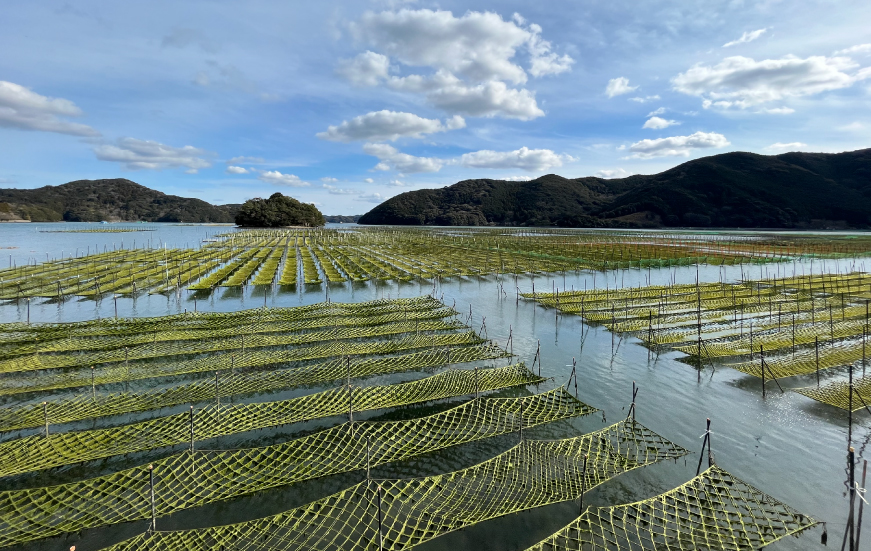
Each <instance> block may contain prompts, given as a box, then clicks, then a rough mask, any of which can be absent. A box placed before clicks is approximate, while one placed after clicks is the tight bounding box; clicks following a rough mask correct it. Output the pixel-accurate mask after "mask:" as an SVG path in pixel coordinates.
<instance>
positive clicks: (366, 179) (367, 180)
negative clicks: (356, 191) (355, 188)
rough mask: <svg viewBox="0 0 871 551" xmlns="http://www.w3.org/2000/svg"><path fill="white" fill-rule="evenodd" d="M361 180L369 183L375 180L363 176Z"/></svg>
mask: <svg viewBox="0 0 871 551" xmlns="http://www.w3.org/2000/svg"><path fill="white" fill-rule="evenodd" d="M363 181H364V182H366V183H367V184H371V183H373V182H374V181H375V180H373V179H372V178H365V179H364V180H363Z"/></svg>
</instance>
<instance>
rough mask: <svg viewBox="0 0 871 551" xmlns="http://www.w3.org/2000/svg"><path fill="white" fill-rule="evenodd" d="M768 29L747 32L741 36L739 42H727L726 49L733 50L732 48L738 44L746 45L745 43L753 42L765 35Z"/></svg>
mask: <svg viewBox="0 0 871 551" xmlns="http://www.w3.org/2000/svg"><path fill="white" fill-rule="evenodd" d="M767 31H768V29H767V28H766V29H757V30H755V31H749V32H745V33H743V34H742V35H741V37H740V38H738V39H737V40H733V41H731V42H726V43H725V44H723V47H724V48H731V47H732V46H737V45H738V44H744V43H745V42H753V41H754V40H756V39H757V38H759V37H760V36H762V35H763V34H765V33H766V32H767Z"/></svg>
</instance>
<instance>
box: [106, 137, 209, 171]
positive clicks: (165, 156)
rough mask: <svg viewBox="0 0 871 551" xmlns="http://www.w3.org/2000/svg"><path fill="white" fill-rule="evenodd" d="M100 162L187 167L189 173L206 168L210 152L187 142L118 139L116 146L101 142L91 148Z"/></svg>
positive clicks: (134, 166)
mask: <svg viewBox="0 0 871 551" xmlns="http://www.w3.org/2000/svg"><path fill="white" fill-rule="evenodd" d="M94 153H95V154H96V155H97V158H98V159H99V160H101V161H111V162H116V163H121V164H122V165H124V167H125V168H127V169H130V170H139V169H148V170H162V169H164V168H187V169H188V170H187V171H186V172H187V173H188V174H195V173H196V172H197V171H198V170H200V169H201V168H209V167H210V166H212V163H211V162H210V161H208V160H206V159H204V158H203V157H208V156H211V155H213V154H212V153H210V152H208V151H205V150H203V149H199V148H196V147H193V146H190V145H186V146H184V147H172V146H169V145H165V144H162V143H160V142H153V141H149V140H138V139H136V138H121V139H119V140H118V141H117V142H116V144H115V145H110V144H104V145H98V146H97V147H95V148H94Z"/></svg>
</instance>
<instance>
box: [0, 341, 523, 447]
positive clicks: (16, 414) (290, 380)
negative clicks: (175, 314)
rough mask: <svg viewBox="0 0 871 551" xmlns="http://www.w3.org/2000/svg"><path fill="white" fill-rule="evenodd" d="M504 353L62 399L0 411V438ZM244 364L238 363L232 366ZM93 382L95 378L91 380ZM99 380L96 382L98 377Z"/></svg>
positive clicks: (437, 353)
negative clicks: (21, 431) (11, 433)
mask: <svg viewBox="0 0 871 551" xmlns="http://www.w3.org/2000/svg"><path fill="white" fill-rule="evenodd" d="M507 355H508V353H507V352H505V351H504V350H502V349H501V348H499V347H498V346H495V345H473V346H463V347H459V348H450V347H449V348H443V349H438V350H434V351H433V350H427V351H424V352H413V353H411V354H402V355H396V356H385V357H381V358H365V359H358V358H353V359H351V360H350V363H349V361H348V359H345V358H342V359H336V360H331V361H329V362H322V363H318V364H313V365H304V366H297V367H292V368H287V369H279V370H272V371H253V372H248V373H239V372H236V371H233V370H231V371H230V372H229V373H221V374H220V375H219V377H218V380H217V381H216V380H214V379H203V380H199V381H194V382H191V383H187V384H182V385H176V386H173V387H170V388H160V389H155V390H149V391H145V392H118V393H112V394H98V393H97V392H96V390H92V392H91V393H88V394H82V395H78V396H75V397H72V398H68V399H60V400H52V401H48V402H46V405H45V406H43V405H42V404H41V403H31V404H26V405H22V406H14V407H8V408H2V409H0V432H2V431H12V430H18V429H23V428H34V427H41V426H44V425H45V423H46V421H48V422H49V423H50V424H52V425H54V424H58V423H68V422H72V421H81V420H85V419H91V418H96V417H104V416H109V415H120V414H124V413H132V412H135V411H145V410H150V409H158V408H162V407H167V406H173V405H178V404H186V403H196V402H203V401H207V400H215V399H217V398H218V397H221V398H225V397H232V396H239V395H245V394H254V393H259V392H271V391H276V390H281V389H288V388H293V387H297V386H301V385H315V384H325V383H331V382H333V381H338V380H340V379H345V378H347V377H348V376H350V377H351V378H360V377H367V376H370V375H383V374H391V373H400V372H405V371H412V370H415V369H424V368H431V367H436V366H441V365H449V364H461V363H469V362H474V361H480V360H488V359H496V358H502V357H506V356H507ZM243 364H244V362H242V361H238V362H237V363H236V365H237V366H240V367H241V366H243ZM95 379H96V377H95ZM101 379H102V376H101Z"/></svg>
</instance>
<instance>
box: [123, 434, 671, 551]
mask: <svg viewBox="0 0 871 551" xmlns="http://www.w3.org/2000/svg"><path fill="white" fill-rule="evenodd" d="M685 453H687V452H686V450H684V449H683V448H681V447H679V446H677V445H675V444H672V443H671V442H669V441H668V440H666V439H664V438H662V437H661V436H659V435H657V434H656V433H654V432H652V431H650V430H649V429H647V428H645V427H643V426H642V425H640V424H638V423H636V422H634V421H632V420H626V421H623V422H621V423H618V424H616V425H612V426H610V427H607V428H605V429H602V430H599V431H596V432H594V433H591V434H587V435H584V436H579V437H575V438H568V439H565V440H555V441H536V440H531V441H529V440H528V441H523V442H521V443H520V444H518V445H517V446H515V447H513V448H511V449H510V450H508V451H506V452H504V453H502V454H500V455H498V456H496V457H494V458H492V459H490V460H488V461H485V462H483V463H480V464H478V465H475V466H473V467H469V468H467V469H463V470H459V471H454V472H451V473H447V474H443V475H435V476H429V477H425V478H418V479H409V480H367V481H364V482H361V483H359V484H357V485H356V486H353V487H351V488H348V489H347V490H344V491H342V492H339V493H336V494H333V495H331V496H328V497H325V498H323V499H320V500H318V501H315V502H312V503H309V504H307V505H303V506H301V507H297V508H295V509H291V510H289V511H286V512H284V513H281V514H279V515H275V516H273V517H268V518H264V519H257V520H253V521H249V522H242V523H239V524H232V525H228V526H217V527H212V528H206V529H199V530H185V531H177V532H148V533H146V534H143V535H141V536H138V537H135V538H132V539H130V540H127V541H125V542H121V543H119V544H117V545H115V546H113V547H112V548H111V549H113V550H114V551H122V550H123V551H132V550H140V549H141V550H144V549H179V550H181V549H185V550H187V549H193V550H197V549H203V550H205V549H218V548H230V549H251V550H254V549H258V550H259V549H262V550H266V549H269V550H290V549H318V550H333V549H335V550H340V549H369V548H376V549H377V548H381V549H386V550H398V549H407V548H410V547H413V546H415V545H418V544H421V543H423V542H426V541H429V540H431V539H433V538H435V537H438V536H440V535H442V534H445V533H448V532H451V531H454V530H458V529H460V528H463V527H466V526H472V525H474V524H477V523H479V522H482V521H485V520H488V519H492V518H495V517H499V516H503V515H507V514H510V513H514V512H518V511H523V510H526V509H530V508H533V507H540V506H543V505H548V504H552V503H558V502H561V501H566V500H571V499H577V498H578V497H580V495H581V493H582V492H583V490H584V488H586V489H587V490H589V489H590V488H593V487H595V486H598V485H599V484H601V483H603V482H605V481H607V480H609V479H611V478H613V477H615V476H617V475H619V474H621V473H624V472H626V471H629V470H632V469H635V468H638V467H642V466H644V465H649V464H652V463H655V462H657V461H661V460H664V459H671V458H677V457H679V456H682V455H684V454H685ZM584 456H587V457H588V459H587V466H586V469H584ZM379 518H380V519H381V521H380V522H379Z"/></svg>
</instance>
